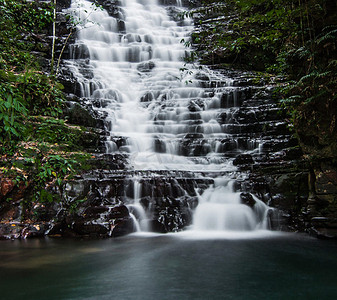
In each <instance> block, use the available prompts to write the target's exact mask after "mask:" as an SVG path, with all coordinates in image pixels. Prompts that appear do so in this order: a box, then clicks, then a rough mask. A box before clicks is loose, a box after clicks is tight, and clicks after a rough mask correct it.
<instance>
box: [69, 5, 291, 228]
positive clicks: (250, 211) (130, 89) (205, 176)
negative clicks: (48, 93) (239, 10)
mask: <svg viewBox="0 0 337 300" xmlns="http://www.w3.org/2000/svg"><path fill="white" fill-rule="evenodd" d="M105 2H109V1H105ZM105 2H104V3H105ZM172 3H173V4H172ZM182 3H184V1H180V0H179V1H156V0H151V1H144V0H121V1H111V2H109V10H93V9H92V3H91V2H90V1H85V0H73V1H72V6H71V9H70V12H71V13H72V14H73V15H74V16H75V17H76V18H78V20H85V24H84V25H83V24H82V25H81V26H80V28H79V30H78V36H77V40H76V43H75V44H74V45H71V53H72V56H71V59H69V60H67V61H66V64H67V65H68V68H69V69H70V70H71V72H72V74H73V76H74V77H75V78H76V79H77V82H78V83H77V84H76V85H74V93H75V94H77V96H79V97H80V98H81V101H82V103H84V105H85V106H87V107H90V108H91V109H92V110H93V111H94V112H95V113H96V114H97V115H99V116H101V117H102V118H104V127H105V128H104V130H105V134H104V135H103V136H102V139H103V140H104V144H105V148H106V155H109V157H111V159H114V158H115V157H117V155H119V157H123V158H125V161H127V162H128V167H127V168H126V167H125V168H123V169H122V170H116V171H115V172H113V171H112V172H110V173H109V174H108V175H106V176H107V178H106V179H104V180H105V182H106V184H110V186H111V185H112V184H111V182H118V184H119V185H118V186H121V185H123V188H118V189H116V191H115V192H114V193H112V192H111V193H110V194H109V196H110V197H112V198H114V199H113V201H115V200H116V199H117V200H118V201H121V202H122V203H124V204H125V205H126V206H127V207H128V210H129V212H130V214H131V217H132V219H133V221H134V224H135V227H136V228H137V230H142V231H148V230H155V231H159V232H169V231H180V230H182V229H184V228H186V227H187V226H189V225H191V222H193V224H192V228H193V229H194V230H215V231H228V230H229V231H254V230H258V229H266V228H267V227H268V211H269V207H268V206H267V205H266V204H264V203H263V202H262V201H260V200H259V199H258V198H257V197H256V196H254V195H252V194H251V193H250V191H248V192H245V190H244V189H242V188H240V187H235V188H234V185H235V184H236V180H235V178H236V177H237V174H239V173H240V172H239V171H240V170H239V168H238V166H240V165H251V166H252V165H254V163H255V161H259V160H262V159H263V155H268V156H270V155H273V153H274V152H276V151H279V150H280V149H282V147H284V146H285V145H287V143H288V136H287V132H286V125H285V124H284V122H283V120H280V117H279V116H278V110H279V109H278V108H277V107H276V106H275V105H274V104H273V102H272V99H271V97H269V96H268V93H267V92H266V91H265V90H263V91H262V90H260V87H251V86H249V84H248V83H247V81H245V80H246V79H245V78H241V77H240V76H241V75H237V77H235V76H232V75H233V74H230V75H228V74H225V73H224V72H221V71H217V70H212V69H210V68H208V67H203V68H199V67H198V66H197V67H195V66H192V65H188V64H185V63H184V58H185V57H188V56H189V55H190V54H189V53H190V49H187V48H185V46H184V45H183V43H181V41H182V40H183V39H184V40H186V39H188V36H189V34H190V32H191V31H192V30H193V23H192V20H190V19H186V20H184V21H179V22H178V21H175V20H173V19H172V15H173V14H178V13H179V12H182V11H183V10H184V9H186V8H183V7H182ZM276 129H277V130H276ZM276 131H277V135H276ZM280 132H281V134H280ZM282 133H283V134H282ZM275 145H276V146H275ZM122 165H123V166H125V165H126V164H124V163H123V164H122ZM239 176H241V175H239ZM109 182H110V183H109ZM120 182H123V184H122V183H120ZM127 189H129V190H130V191H132V192H130V191H126V190H127ZM109 190H112V188H111V187H110V188H109ZM244 193H246V195H243V194H244ZM245 197H246V198H249V199H248V200H247V199H246V200H247V201H248V202H247V201H245V200H244V199H243V198H245ZM118 201H115V202H118ZM192 212H194V216H193V217H192V215H191V214H192ZM192 220H193V221H192Z"/></svg>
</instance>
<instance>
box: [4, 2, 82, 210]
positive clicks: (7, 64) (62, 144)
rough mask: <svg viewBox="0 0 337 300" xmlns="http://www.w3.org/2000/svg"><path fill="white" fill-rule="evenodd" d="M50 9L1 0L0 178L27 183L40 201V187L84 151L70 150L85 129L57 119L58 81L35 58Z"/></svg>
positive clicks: (42, 49)
mask: <svg viewBox="0 0 337 300" xmlns="http://www.w3.org/2000/svg"><path fill="white" fill-rule="evenodd" d="M53 9H54V7H53V3H48V2H40V1H26V0H6V1H4V0H0V27H1V31H0V158H1V161H0V180H1V179H2V178H5V177H7V178H11V179H12V180H13V181H14V183H15V184H16V185H17V186H22V185H26V186H28V185H29V186H30V190H31V191H32V192H33V193H32V196H33V198H34V199H37V200H40V201H44V198H45V197H47V196H48V197H49V198H48V199H49V200H51V198H50V195H49V194H46V193H45V188H46V187H48V186H56V187H59V188H61V186H62V183H63V180H64V179H66V178H67V177H68V176H69V175H71V174H73V173H74V169H75V168H78V169H81V166H80V162H79V161H80V160H82V159H84V158H86V157H87V156H88V155H87V154H85V153H82V152H79V153H74V151H82V150H83V147H81V146H80V144H81V143H79V141H80V139H82V138H83V135H82V133H83V132H84V131H85V129H82V128H79V127H75V126H69V125H68V124H67V123H66V120H64V119H62V117H63V110H62V108H63V103H64V95H63V93H62V89H63V86H62V85H61V84H60V83H58V82H57V81H56V79H55V77H54V76H52V75H50V74H49V73H52V72H43V71H42V68H41V67H40V65H39V63H38V56H39V55H41V53H46V55H50V52H51V45H50V44H51V41H49V40H48V38H46V37H47V36H49V35H50V31H51V27H52V23H53V21H54V14H53ZM34 53H38V55H37V56H36V55H34ZM50 71H51V70H50ZM49 200H48V201H49ZM0 206H1V205H0Z"/></svg>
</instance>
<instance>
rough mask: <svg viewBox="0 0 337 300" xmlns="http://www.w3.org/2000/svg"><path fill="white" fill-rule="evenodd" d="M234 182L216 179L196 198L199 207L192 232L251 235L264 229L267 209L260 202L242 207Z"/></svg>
mask: <svg viewBox="0 0 337 300" xmlns="http://www.w3.org/2000/svg"><path fill="white" fill-rule="evenodd" d="M234 183H235V181H233V180H230V179H228V178H218V179H217V180H215V182H214V185H212V186H210V187H209V188H208V189H206V190H205V191H204V193H203V194H202V195H199V205H198V207H197V208H196V211H195V213H194V217H193V224H192V229H193V230H196V231H198V230H202V231H204V230H207V231H208V230H210V231H252V230H257V229H268V228H267V221H266V220H267V213H268V210H269V209H270V208H269V207H268V206H267V205H265V204H264V203H263V202H262V201H260V200H259V199H257V198H256V197H254V198H253V201H251V202H250V203H247V204H248V205H247V204H246V203H243V201H242V199H241V192H235V190H234V187H233V185H234Z"/></svg>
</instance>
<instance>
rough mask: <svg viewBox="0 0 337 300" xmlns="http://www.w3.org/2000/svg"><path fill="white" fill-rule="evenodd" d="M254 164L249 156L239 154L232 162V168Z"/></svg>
mask: <svg viewBox="0 0 337 300" xmlns="http://www.w3.org/2000/svg"><path fill="white" fill-rule="evenodd" d="M251 164H254V159H253V157H252V156H251V155H250V154H239V155H238V156H237V157H236V158H235V159H234V161H233V165H234V166H240V165H251Z"/></svg>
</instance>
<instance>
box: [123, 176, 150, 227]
mask: <svg viewBox="0 0 337 300" xmlns="http://www.w3.org/2000/svg"><path fill="white" fill-rule="evenodd" d="M141 188H142V184H141V182H140V180H139V179H138V178H134V179H133V193H134V197H133V203H132V204H128V206H127V207H128V209H129V211H130V215H132V219H133V222H134V223H135V226H136V228H137V231H145V232H147V231H149V224H148V217H147V214H146V211H145V210H144V208H143V206H142V205H141V204H140V198H141V192H142V190H141Z"/></svg>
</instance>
